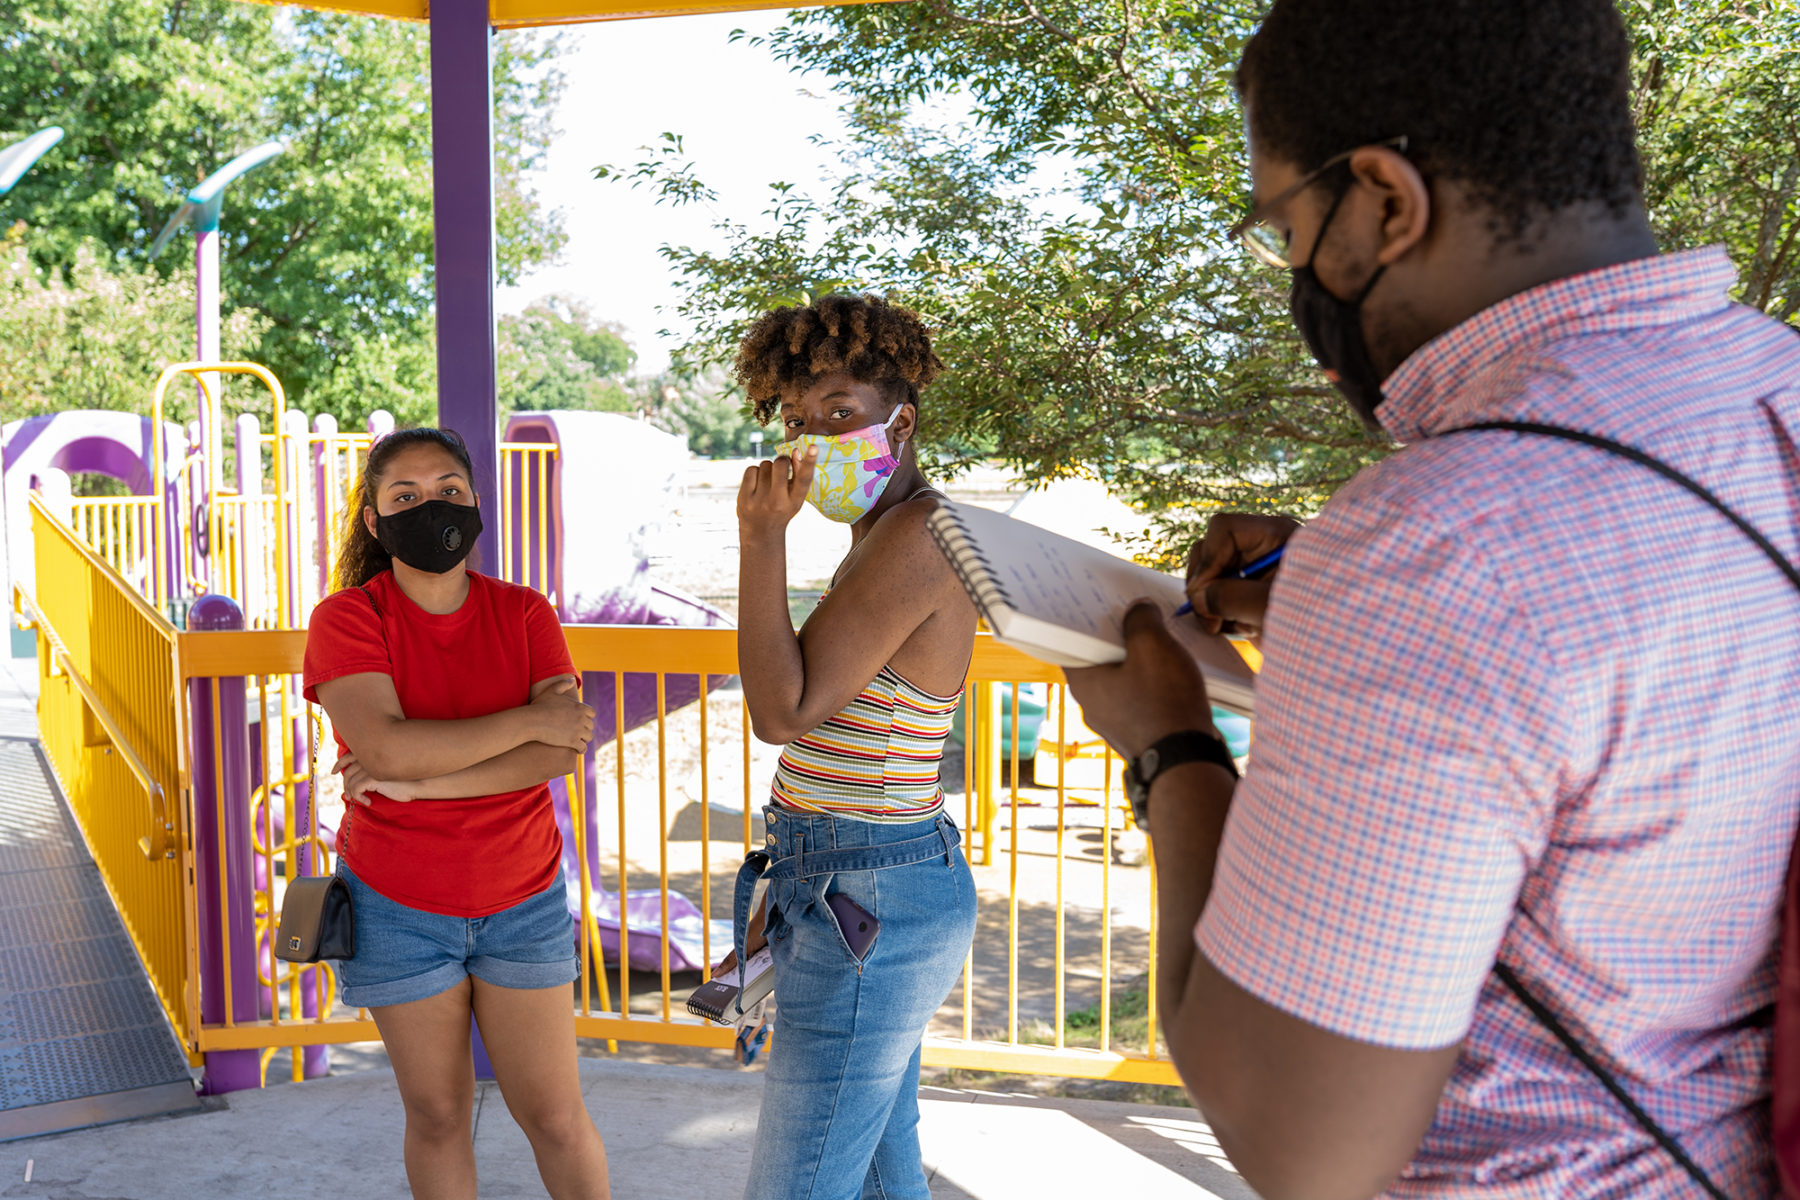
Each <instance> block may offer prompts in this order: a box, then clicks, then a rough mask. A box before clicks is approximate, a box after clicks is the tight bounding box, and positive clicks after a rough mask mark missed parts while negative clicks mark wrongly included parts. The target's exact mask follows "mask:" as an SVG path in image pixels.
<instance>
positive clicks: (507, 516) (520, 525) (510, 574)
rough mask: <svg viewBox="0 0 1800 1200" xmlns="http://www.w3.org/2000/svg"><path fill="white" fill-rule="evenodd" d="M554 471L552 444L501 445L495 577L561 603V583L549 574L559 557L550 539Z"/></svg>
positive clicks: (554, 462) (514, 443)
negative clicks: (530, 589)
mask: <svg viewBox="0 0 1800 1200" xmlns="http://www.w3.org/2000/svg"><path fill="white" fill-rule="evenodd" d="M555 469H556V445H555V443H553V442H502V443H501V444H500V503H499V506H498V511H499V513H500V569H499V570H498V571H496V572H494V574H496V575H498V576H499V577H500V578H502V579H505V580H507V581H508V582H510V583H521V584H524V585H525V586H526V587H530V588H536V589H537V590H538V591H540V592H542V593H544V595H546V596H548V597H549V598H550V603H552V604H556V603H557V602H558V601H559V599H560V597H559V596H558V595H557V592H558V591H559V589H560V587H561V580H559V579H555V578H553V577H552V576H553V572H552V570H551V564H552V563H554V562H556V561H557V559H558V557H559V556H558V554H557V547H556V546H554V545H552V541H553V538H552V536H551V535H552V531H553V530H554V529H555V524H554V521H555V517H554V515H553V514H552V513H551V511H550V509H551V497H552V496H553V495H554V494H555V492H554V489H553V488H552V486H551V472H552V471H554V470H555ZM515 527H516V528H515ZM533 533H535V535H536V536H535V537H534V536H531V535H532V534H533ZM521 535H523V536H521Z"/></svg>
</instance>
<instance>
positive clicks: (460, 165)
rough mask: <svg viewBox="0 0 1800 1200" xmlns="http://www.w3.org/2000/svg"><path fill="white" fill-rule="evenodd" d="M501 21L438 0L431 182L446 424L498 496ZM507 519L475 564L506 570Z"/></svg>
mask: <svg viewBox="0 0 1800 1200" xmlns="http://www.w3.org/2000/svg"><path fill="white" fill-rule="evenodd" d="M492 46H493V29H492V27H491V26H490V25H489V24H488V0H432V4H431V187H432V213H433V219H434V222H435V227H436V236H437V252H436V266H437V280H436V288H437V351H438V424H439V425H444V426H448V427H450V428H453V429H455V430H456V431H457V432H458V433H460V434H462V436H463V440H464V441H466V442H467V443H468V446H469V457H470V458H471V459H473V460H474V463H475V479H474V484H475V492H476V494H477V495H479V496H484V497H490V498H493V497H497V495H498V493H497V492H496V491H495V483H496V481H497V480H498V479H499V477H500V446H499V425H500V422H499V405H498V402H497V399H496V395H495V386H494V355H495V350H494V174H493V166H494V129H493V111H494V102H493V84H492V62H491V57H492ZM499 526H500V523H499V522H498V521H493V522H490V523H489V528H488V529H486V530H484V531H483V532H482V535H481V537H480V539H479V540H478V542H477V543H476V550H475V559H474V561H475V563H476V564H478V565H481V567H482V569H483V570H487V571H495V570H498V564H499V562H500V541H499Z"/></svg>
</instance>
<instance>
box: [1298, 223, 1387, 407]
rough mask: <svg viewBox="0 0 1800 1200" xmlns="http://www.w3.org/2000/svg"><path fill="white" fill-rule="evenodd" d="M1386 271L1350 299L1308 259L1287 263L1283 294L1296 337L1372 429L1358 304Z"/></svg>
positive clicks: (1377, 393)
mask: <svg viewBox="0 0 1800 1200" xmlns="http://www.w3.org/2000/svg"><path fill="white" fill-rule="evenodd" d="M1348 194H1349V193H1348V192H1342V193H1340V194H1339V195H1338V198H1337V199H1336V200H1334V201H1332V202H1331V208H1330V210H1329V211H1328V212H1326V214H1325V222H1324V224H1322V225H1320V226H1319V236H1318V239H1317V240H1316V241H1314V242H1313V252H1312V256H1313V258H1315V259H1316V258H1318V257H1319V247H1320V246H1321V245H1323V244H1324V242H1325V231H1326V230H1327V229H1330V228H1331V219H1332V218H1333V217H1335V216H1337V210H1338V205H1340V204H1342V203H1343V202H1344V196H1346V195H1348ZM1386 270H1387V268H1386V267H1380V268H1378V269H1377V270H1376V272H1375V274H1374V275H1372V276H1370V278H1369V282H1368V283H1367V284H1366V285H1365V286H1364V287H1363V290H1362V291H1361V293H1359V294H1358V295H1357V297H1356V299H1354V300H1340V299H1338V298H1337V297H1336V296H1334V295H1332V294H1331V292H1329V291H1328V290H1326V287H1325V285H1324V284H1322V283H1320V282H1319V277H1318V276H1317V275H1315V274H1313V269H1312V263H1311V262H1308V263H1307V264H1306V265H1305V266H1303V267H1295V268H1293V275H1294V282H1293V288H1292V290H1291V291H1290V292H1289V294H1288V306H1289V308H1291V309H1292V311H1293V314H1294V324H1295V325H1297V326H1299V327H1300V336H1301V337H1303V338H1305V339H1306V344H1307V347H1308V348H1309V349H1311V350H1312V353H1313V357H1314V358H1315V359H1317V360H1318V362H1319V365H1320V366H1321V367H1324V368H1325V373H1326V374H1327V375H1329V376H1330V377H1331V382H1332V383H1334V384H1336V385H1337V390H1338V391H1340V392H1342V393H1343V394H1344V398H1345V399H1346V400H1348V401H1350V407H1351V408H1353V409H1355V410H1356V415H1357V416H1359V417H1361V418H1362V421H1363V424H1364V425H1367V426H1368V427H1369V428H1370V429H1372V430H1380V428H1381V423H1380V422H1379V421H1377V420H1376V419H1375V410H1376V409H1377V408H1378V407H1380V405H1381V375H1380V373H1379V372H1377V371H1376V370H1375V364H1374V363H1373V362H1371V361H1370V359H1369V344H1368V342H1367V341H1366V340H1365V339H1364V337H1363V325H1362V305H1363V301H1364V300H1367V299H1368V298H1369V293H1370V292H1372V291H1374V290H1375V285H1376V283H1378V282H1379V281H1380V280H1381V276H1382V273H1383V272H1385V271H1386Z"/></svg>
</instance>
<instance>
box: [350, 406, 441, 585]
mask: <svg viewBox="0 0 1800 1200" xmlns="http://www.w3.org/2000/svg"><path fill="white" fill-rule="evenodd" d="M426 444H429V445H433V446H441V447H443V448H444V449H445V450H448V451H449V452H450V455H451V457H452V458H454V459H456V461H457V462H459V463H461V464H462V469H463V472H464V473H465V474H467V475H468V477H469V487H470V488H471V489H473V488H474V486H475V464H474V463H473V462H471V461H470V459H469V448H468V446H466V445H464V444H463V440H462V435H461V434H459V433H457V432H456V430H454V429H434V428H431V427H429V426H426V427H422V428H419V429H396V430H394V431H393V432H392V433H390V434H388V435H387V436H385V437H383V438H382V439H381V440H380V441H378V442H376V443H375V444H374V445H373V446H370V447H369V457H368V459H367V460H366V461H364V463H363V469H362V474H361V475H359V476H357V479H356V486H355V488H353V489H351V492H350V503H349V504H348V505H346V506H345V508H344V530H343V538H342V541H341V542H340V543H339V548H338V555H337V563H336V565H335V566H334V567H333V568H332V572H331V584H332V590H333V591H342V590H343V589H344V588H347V587H361V586H362V585H363V584H365V583H367V582H369V580H371V579H373V578H375V577H376V576H377V575H379V574H381V573H382V572H383V571H385V570H387V569H388V568H389V567H391V566H393V565H394V559H393V556H392V555H390V554H389V553H388V552H387V551H386V550H385V549H383V548H382V545H381V543H380V542H378V541H376V540H375V535H374V534H372V533H370V532H369V527H368V525H366V524H365V523H364V522H363V509H364V508H365V507H371V506H373V505H374V503H375V492H376V489H378V488H379V487H380V486H381V480H382V477H383V476H384V475H386V474H387V469H388V463H390V462H392V461H393V459H394V455H396V454H398V453H400V451H402V450H404V449H406V448H407V447H408V446H418V445H426Z"/></svg>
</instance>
